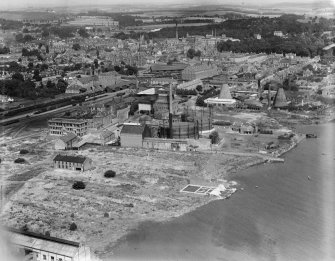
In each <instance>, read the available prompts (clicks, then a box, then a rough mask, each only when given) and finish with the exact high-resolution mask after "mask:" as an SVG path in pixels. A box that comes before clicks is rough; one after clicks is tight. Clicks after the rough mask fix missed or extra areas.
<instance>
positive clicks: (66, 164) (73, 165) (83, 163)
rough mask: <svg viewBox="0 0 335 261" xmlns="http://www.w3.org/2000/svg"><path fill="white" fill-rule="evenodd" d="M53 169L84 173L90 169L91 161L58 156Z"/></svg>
mask: <svg viewBox="0 0 335 261" xmlns="http://www.w3.org/2000/svg"><path fill="white" fill-rule="evenodd" d="M53 162H54V168H58V169H68V170H79V171H85V170H89V169H91V168H92V160H91V159H89V158H87V157H83V156H68V155H60V154H58V155H57V156H56V157H55V158H54V159H53Z"/></svg>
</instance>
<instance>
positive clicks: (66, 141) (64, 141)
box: [55, 133, 79, 150]
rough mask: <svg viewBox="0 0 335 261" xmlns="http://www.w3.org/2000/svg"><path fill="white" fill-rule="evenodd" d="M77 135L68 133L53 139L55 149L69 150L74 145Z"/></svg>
mask: <svg viewBox="0 0 335 261" xmlns="http://www.w3.org/2000/svg"><path fill="white" fill-rule="evenodd" d="M78 140H79V139H78V137H77V135H75V134H73V133H69V134H67V135H64V136H61V137H59V138H58V139H57V140H56V141H55V150H69V149H72V148H73V147H75V144H76V142H77V141H78Z"/></svg>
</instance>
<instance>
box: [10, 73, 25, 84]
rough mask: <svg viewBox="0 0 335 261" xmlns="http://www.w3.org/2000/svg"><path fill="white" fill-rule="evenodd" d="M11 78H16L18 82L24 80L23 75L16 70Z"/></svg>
mask: <svg viewBox="0 0 335 261" xmlns="http://www.w3.org/2000/svg"><path fill="white" fill-rule="evenodd" d="M12 80H18V81H20V82H24V77H23V75H22V74H21V73H19V72H16V73H14V74H13V75H12Z"/></svg>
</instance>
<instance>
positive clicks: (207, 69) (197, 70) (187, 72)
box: [181, 64, 219, 81]
mask: <svg viewBox="0 0 335 261" xmlns="http://www.w3.org/2000/svg"><path fill="white" fill-rule="evenodd" d="M218 74H219V72H218V69H217V67H216V66H209V65H206V64H200V65H194V66H189V67H187V68H185V69H184V70H183V71H182V73H181V78H182V80H184V81H192V80H196V79H204V78H208V77H213V76H214V75H218Z"/></svg>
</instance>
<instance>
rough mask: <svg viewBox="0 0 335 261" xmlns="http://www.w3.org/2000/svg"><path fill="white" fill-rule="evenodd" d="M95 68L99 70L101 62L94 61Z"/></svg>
mask: <svg viewBox="0 0 335 261" xmlns="http://www.w3.org/2000/svg"><path fill="white" fill-rule="evenodd" d="M94 67H95V69H97V68H99V61H98V59H94Z"/></svg>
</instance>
